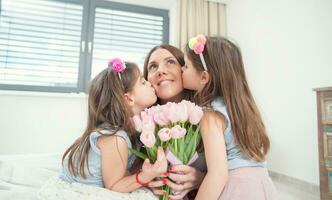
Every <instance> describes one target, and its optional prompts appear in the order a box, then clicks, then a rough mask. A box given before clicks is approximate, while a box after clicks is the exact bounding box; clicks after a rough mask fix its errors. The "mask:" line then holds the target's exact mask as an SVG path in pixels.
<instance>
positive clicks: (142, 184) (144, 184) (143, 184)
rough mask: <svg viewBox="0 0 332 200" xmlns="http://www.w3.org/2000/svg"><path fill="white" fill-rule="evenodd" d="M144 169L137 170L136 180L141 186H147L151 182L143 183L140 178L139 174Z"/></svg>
mask: <svg viewBox="0 0 332 200" xmlns="http://www.w3.org/2000/svg"><path fill="white" fill-rule="evenodd" d="M141 172H142V171H141V170H138V171H137V172H136V176H135V177H136V182H137V183H138V184H140V185H141V186H143V187H147V186H149V183H150V182H147V183H143V182H141V181H140V180H139V179H138V175H139V174H140V173H141Z"/></svg>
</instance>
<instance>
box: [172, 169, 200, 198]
mask: <svg viewBox="0 0 332 200" xmlns="http://www.w3.org/2000/svg"><path fill="white" fill-rule="evenodd" d="M168 177H169V179H171V180H168V181H167V182H166V184H167V185H168V186H169V187H170V188H171V189H172V191H177V192H175V194H173V195H170V196H169V197H170V198H171V199H174V200H176V199H182V198H183V197H184V196H185V195H186V194H187V193H188V192H190V191H191V190H193V189H196V188H199V186H200V184H201V183H202V181H203V179H204V177H205V173H203V172H201V171H199V170H198V169H196V168H194V167H191V166H188V165H176V166H173V167H172V168H171V169H170V173H169V174H168Z"/></svg>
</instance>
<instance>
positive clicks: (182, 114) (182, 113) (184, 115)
mask: <svg viewBox="0 0 332 200" xmlns="http://www.w3.org/2000/svg"><path fill="white" fill-rule="evenodd" d="M177 111H178V114H179V120H180V121H182V122H185V121H187V120H188V117H189V116H188V108H187V105H186V103H185V102H184V101H181V102H180V103H178V104H177Z"/></svg>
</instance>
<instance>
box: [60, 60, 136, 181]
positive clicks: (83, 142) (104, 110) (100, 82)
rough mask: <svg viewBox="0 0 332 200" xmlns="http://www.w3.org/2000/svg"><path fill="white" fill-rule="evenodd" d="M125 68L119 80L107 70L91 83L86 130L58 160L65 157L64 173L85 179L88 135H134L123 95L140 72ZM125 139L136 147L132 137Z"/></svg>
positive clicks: (133, 66)
mask: <svg viewBox="0 0 332 200" xmlns="http://www.w3.org/2000/svg"><path fill="white" fill-rule="evenodd" d="M125 65H126V69H125V70H124V71H123V72H122V73H121V80H120V78H119V77H118V75H117V74H116V73H114V71H112V70H111V68H110V67H108V68H106V69H104V70H103V71H102V72H100V73H99V74H98V75H97V76H96V77H95V78H94V79H93V80H92V81H91V84H90V88H89V99H88V121H87V126H86V128H85V131H84V132H83V135H82V136H81V137H79V138H78V139H77V140H76V141H75V142H74V143H73V144H72V145H71V146H70V147H69V148H68V149H67V150H66V151H65V153H64V154H63V156H62V162H63V161H64V159H65V158H66V157H67V156H68V169H69V171H70V173H71V174H73V175H74V176H77V175H78V173H79V174H80V176H81V177H83V178H86V174H85V166H87V165H88V152H89V149H90V141H89V136H90V134H91V133H92V132H94V131H98V132H99V131H100V130H105V129H106V130H111V131H112V132H113V133H116V131H118V130H120V129H121V130H124V131H126V132H127V133H132V134H133V133H135V131H134V130H133V128H132V126H131V122H130V117H131V116H132V113H131V110H130V107H129V106H128V105H127V104H126V103H125V102H126V101H124V93H127V92H130V91H131V90H132V89H133V87H134V85H135V83H136V81H137V80H138V79H139V76H140V71H139V68H138V67H137V65H136V64H134V63H130V62H126V63H125ZM100 133H101V132H100ZM129 136H130V140H131V142H132V143H133V144H136V143H137V139H136V137H134V135H131V134H129Z"/></svg>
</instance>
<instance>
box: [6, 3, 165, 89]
mask: <svg viewBox="0 0 332 200" xmlns="http://www.w3.org/2000/svg"><path fill="white" fill-rule="evenodd" d="M0 1H1V7H0V8H1V10H0V89H9V90H30V91H50V92H81V91H85V90H86V88H87V85H88V82H89V81H90V79H91V77H94V76H95V75H96V74H97V73H99V72H100V71H101V70H102V69H104V68H105V67H106V66H107V61H108V59H110V58H111V57H114V56H119V57H121V58H124V59H126V60H130V61H133V62H136V63H138V64H139V65H140V66H142V64H143V60H144V57H145V56H146V54H147V53H148V51H149V50H150V49H151V48H152V47H153V46H155V45H158V44H161V43H168V23H169V22H168V11H166V10H160V9H153V8H147V7H141V6H133V5H127V4H122V3H114V2H109V1H101V0H90V1H89V0H66V1H63V0H62V1H60V0H33V1H29V0H15V1H13V0H0Z"/></svg>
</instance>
